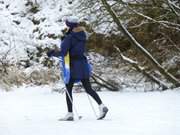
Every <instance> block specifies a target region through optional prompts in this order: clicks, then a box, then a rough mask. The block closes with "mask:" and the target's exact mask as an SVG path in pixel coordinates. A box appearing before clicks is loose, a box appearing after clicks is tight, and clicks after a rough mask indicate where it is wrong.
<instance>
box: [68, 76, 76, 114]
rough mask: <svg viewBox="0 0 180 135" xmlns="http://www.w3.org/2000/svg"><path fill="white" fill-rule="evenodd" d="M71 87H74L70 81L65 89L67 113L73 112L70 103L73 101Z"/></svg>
mask: <svg viewBox="0 0 180 135" xmlns="http://www.w3.org/2000/svg"><path fill="white" fill-rule="evenodd" d="M73 85H74V81H73V80H72V79H70V81H69V83H68V84H66V89H67V91H66V103H67V109H68V112H73V109H72V108H73V107H72V101H73V97H72V88H73ZM67 92H68V93H67ZM70 98H71V99H70ZM71 100H72V101H71Z"/></svg>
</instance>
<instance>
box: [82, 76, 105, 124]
mask: <svg viewBox="0 0 180 135" xmlns="http://www.w3.org/2000/svg"><path fill="white" fill-rule="evenodd" d="M81 82H82V84H83V86H84V88H85V90H86V92H87V93H88V94H89V95H91V97H92V98H93V99H94V100H95V101H96V102H97V103H98V104H99V110H100V115H99V118H98V120H101V119H103V118H104V117H105V116H106V114H107V112H108V108H107V107H106V106H105V105H104V104H103V103H102V101H101V99H100V97H99V95H98V94H97V93H96V92H95V91H94V90H93V89H92V87H91V84H90V81H89V79H83V80H81Z"/></svg>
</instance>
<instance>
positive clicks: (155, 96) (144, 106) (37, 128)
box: [0, 87, 180, 135]
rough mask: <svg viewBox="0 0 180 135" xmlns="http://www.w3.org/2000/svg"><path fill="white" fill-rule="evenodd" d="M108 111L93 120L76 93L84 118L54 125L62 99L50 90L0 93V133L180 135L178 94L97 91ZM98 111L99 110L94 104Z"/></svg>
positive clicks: (60, 113)
mask: <svg viewBox="0 0 180 135" xmlns="http://www.w3.org/2000/svg"><path fill="white" fill-rule="evenodd" d="M99 95H100V96H101V98H102V99H103V101H104V103H105V104H106V105H107V106H108V107H109V110H110V111H109V113H108V115H107V117H106V118H105V119H104V120H100V121H98V120H96V118H95V116H94V114H93V111H92V109H91V106H90V104H89V101H88V98H87V95H86V94H85V93H74V94H73V96H74V103H75V105H76V108H77V110H78V113H79V114H80V115H82V116H83V119H82V120H77V118H76V120H75V121H73V122H62V121H58V119H59V118H61V117H63V116H64V115H65V114H66V104H65V95H62V94H59V93H56V92H52V91H51V90H50V87H28V88H18V89H16V90H14V91H11V92H2V91H0V135H61V134H66V135H74V134H78V135H101V134H102V135H110V134H111V135H179V134H180V130H179V129H180V92H179V91H166V92H162V93H160V92H149V93H140V92H139V93H135V92H99ZM93 105H94V107H95V108H96V112H98V106H97V105H96V103H95V102H94V101H93Z"/></svg>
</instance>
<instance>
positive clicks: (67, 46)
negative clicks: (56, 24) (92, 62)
mask: <svg viewBox="0 0 180 135" xmlns="http://www.w3.org/2000/svg"><path fill="white" fill-rule="evenodd" d="M70 46H71V36H70V35H68V36H66V37H65V38H64V40H63V41H62V42H61V51H60V56H63V57H64V56H66V54H67V53H68V51H69V49H70Z"/></svg>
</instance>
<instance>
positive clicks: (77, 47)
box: [60, 27, 91, 80]
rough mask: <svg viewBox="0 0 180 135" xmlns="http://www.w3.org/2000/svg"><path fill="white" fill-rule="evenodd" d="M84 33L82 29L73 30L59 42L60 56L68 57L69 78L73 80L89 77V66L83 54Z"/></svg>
mask: <svg viewBox="0 0 180 135" xmlns="http://www.w3.org/2000/svg"><path fill="white" fill-rule="evenodd" d="M85 45H86V33H85V31H84V29H83V28H82V27H77V28H74V29H73V31H71V32H70V33H69V34H68V35H67V36H66V37H65V38H64V39H63V41H62V42H61V51H60V56H62V57H64V56H65V55H66V54H67V53H68V52H69V55H70V78H72V79H75V80H81V79H88V78H89V77H90V74H91V73H90V72H91V71H90V70H91V69H90V65H89V64H88V61H87V58H86V56H85V55H84V54H85V50H86V48H85Z"/></svg>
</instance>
